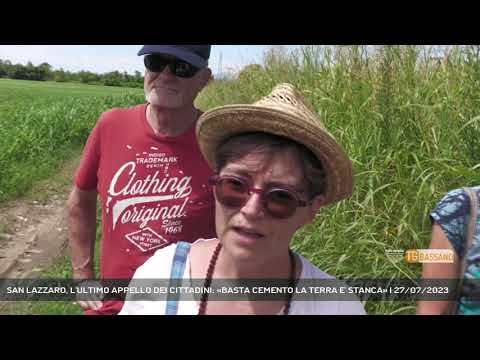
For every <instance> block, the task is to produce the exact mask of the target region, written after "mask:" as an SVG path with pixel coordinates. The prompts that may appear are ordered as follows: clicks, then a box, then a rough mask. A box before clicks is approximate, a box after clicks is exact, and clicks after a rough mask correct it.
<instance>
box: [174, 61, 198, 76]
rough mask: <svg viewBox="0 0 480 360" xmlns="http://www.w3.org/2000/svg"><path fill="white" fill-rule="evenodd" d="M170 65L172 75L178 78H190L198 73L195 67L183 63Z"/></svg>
mask: <svg viewBox="0 0 480 360" xmlns="http://www.w3.org/2000/svg"><path fill="white" fill-rule="evenodd" d="M172 65H173V66H172V69H173V73H174V74H175V75H176V76H178V77H183V78H190V77H192V76H194V75H195V74H196V73H197V72H198V69H197V68H196V67H195V66H193V65H190V64H189V63H186V62H184V61H176V62H174V63H173V64H172Z"/></svg>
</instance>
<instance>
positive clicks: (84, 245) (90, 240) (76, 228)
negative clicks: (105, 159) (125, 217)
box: [68, 186, 102, 310]
mask: <svg viewBox="0 0 480 360" xmlns="http://www.w3.org/2000/svg"><path fill="white" fill-rule="evenodd" d="M96 210H97V192H96V190H93V191H84V190H81V189H79V188H78V187H77V186H74V188H73V190H72V192H71V194H70V197H69V199H68V217H69V244H70V251H71V262H72V269H73V278H74V279H75V280H88V279H94V278H95V273H94V263H93V259H94V249H95V239H96V224H97V218H96V216H97V211H96ZM78 304H79V305H80V306H81V307H82V308H83V309H84V310H87V309H93V310H98V309H99V308H100V307H101V306H102V304H101V302H100V301H93V300H89V301H78Z"/></svg>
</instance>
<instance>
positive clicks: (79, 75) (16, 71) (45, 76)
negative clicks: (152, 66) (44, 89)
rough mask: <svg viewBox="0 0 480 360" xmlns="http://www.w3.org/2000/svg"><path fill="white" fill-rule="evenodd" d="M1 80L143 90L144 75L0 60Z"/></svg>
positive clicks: (136, 72)
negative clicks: (69, 69) (73, 83)
mask: <svg viewBox="0 0 480 360" xmlns="http://www.w3.org/2000/svg"><path fill="white" fill-rule="evenodd" d="M0 78H8V79H17V80H33V81H56V82H76V83H82V84H92V85H104V86H122V87H131V88H143V74H142V73H141V72H140V71H135V74H134V75H130V74H128V73H127V72H123V73H121V72H119V71H112V72H108V73H105V74H97V73H93V72H90V71H79V72H70V71H65V70H63V69H60V70H54V69H53V68H52V66H51V65H50V64H48V63H46V62H44V63H42V64H40V65H38V66H35V65H33V64H32V63H31V62H30V61H29V62H28V63H27V65H22V64H12V63H11V62H10V61H9V60H2V59H0Z"/></svg>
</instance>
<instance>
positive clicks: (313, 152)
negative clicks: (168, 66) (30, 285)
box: [121, 84, 365, 315]
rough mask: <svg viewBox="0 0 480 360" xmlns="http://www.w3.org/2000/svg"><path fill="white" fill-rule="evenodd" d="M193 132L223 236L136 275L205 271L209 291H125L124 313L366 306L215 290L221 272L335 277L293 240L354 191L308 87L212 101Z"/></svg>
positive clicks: (183, 275) (157, 260) (156, 260)
mask: <svg viewBox="0 0 480 360" xmlns="http://www.w3.org/2000/svg"><path fill="white" fill-rule="evenodd" d="M197 137H198V140H199V144H200V149H201V151H202V153H203V155H204V157H205V159H206V160H207V161H208V163H209V164H210V165H211V166H212V168H213V169H215V170H216V176H214V177H213V178H212V179H211V180H210V183H209V184H205V186H212V190H213V192H214V195H215V200H216V229H217V236H218V238H217V239H210V240H204V239H200V240H198V241H197V242H195V243H194V244H193V245H190V244H188V243H183V242H181V243H178V244H177V245H172V246H169V247H167V248H164V249H162V250H159V251H158V252H157V253H156V254H155V255H154V256H153V257H152V258H151V259H149V260H148V261H147V262H146V263H145V264H144V265H143V266H141V267H140V268H139V269H138V270H137V272H136V274H135V276H134V280H133V281H132V284H140V282H141V280H140V279H160V278H163V279H166V278H169V279H170V280H171V281H172V280H175V281H177V282H176V284H177V285H178V284H179V282H180V283H182V284H183V285H185V284H186V283H188V281H190V283H191V282H192V279H201V284H202V286H203V287H202V289H203V290H204V292H202V294H201V296H199V297H197V298H195V297H194V296H193V295H192V296H190V295H188V294H181V295H172V294H171V293H170V294H169V295H168V298H167V299H166V301H165V299H163V300H162V301H158V300H161V299H158V298H157V299H155V300H157V301H151V300H149V301H140V300H138V301H136V300H135V298H134V297H127V301H126V302H125V305H124V308H123V310H122V312H121V314H199V315H203V314H285V315H286V314H294V315H295V314H365V311H364V309H363V306H362V304H361V303H360V302H359V301H358V300H357V299H356V298H355V299H351V301H336V300H335V301H334V300H328V301H311V300H310V301H302V298H301V296H299V295H297V294H296V293H295V292H293V293H290V292H288V294H285V296H281V297H280V298H279V299H278V298H275V299H273V297H272V298H269V299H267V300H265V301H251V300H245V299H244V298H241V299H240V297H239V296H237V297H234V296H232V297H231V298H230V299H229V301H220V300H217V301H214V299H215V296H214V295H212V292H211V291H209V290H210V289H212V288H213V287H214V286H213V283H214V282H215V281H217V280H218V281H220V279H229V280H231V279H233V280H235V279H236V280H239V279H254V280H255V279H257V280H258V279H272V280H281V279H288V284H289V285H290V286H293V288H295V286H296V284H298V283H299V281H301V280H305V279H324V280H327V279H330V280H332V279H333V277H332V276H330V275H328V274H326V273H324V272H323V271H321V270H320V269H318V268H317V267H316V266H314V265H313V264H311V263H310V262H309V261H308V260H307V259H305V258H304V257H302V256H301V255H299V254H296V253H294V252H293V251H292V250H291V249H290V243H291V241H292V237H293V235H294V234H295V232H296V231H297V230H298V229H300V228H301V227H302V226H304V225H306V224H308V223H311V222H313V220H314V219H315V215H316V214H317V212H318V211H319V209H320V208H321V207H323V206H326V205H329V204H333V203H335V202H338V201H341V200H343V199H345V198H347V197H349V196H350V194H351V193H352V190H353V169H352V164H351V162H350V160H349V159H348V157H347V156H346V154H345V152H344V151H343V149H342V147H341V146H340V145H339V144H338V143H337V142H336V141H335V139H334V138H333V137H332V136H331V135H330V134H329V133H328V131H327V130H326V129H325V128H324V126H323V125H322V123H321V121H320V119H319V118H318V116H317V114H316V112H315V111H314V110H313V108H312V107H311V105H309V104H308V103H307V102H306V101H305V100H304V98H303V97H302V95H301V94H300V93H299V92H298V91H297V90H296V89H295V88H294V87H293V86H292V85H289V84H281V85H279V86H277V87H276V88H275V89H274V90H273V91H272V93H271V94H270V95H268V96H267V97H265V98H263V99H262V100H260V101H258V102H256V103H254V104H253V105H229V106H223V107H220V108H216V109H213V110H211V111H208V112H206V113H205V114H204V115H203V116H202V117H201V119H200V120H199V122H198V126H197ZM136 281H137V283H136ZM132 284H131V285H132ZM170 284H172V282H170ZM223 300H225V298H223Z"/></svg>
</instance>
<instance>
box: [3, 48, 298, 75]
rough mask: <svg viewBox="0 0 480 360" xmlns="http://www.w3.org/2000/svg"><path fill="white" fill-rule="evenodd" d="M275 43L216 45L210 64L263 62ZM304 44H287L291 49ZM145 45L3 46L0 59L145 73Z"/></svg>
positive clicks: (233, 66)
mask: <svg viewBox="0 0 480 360" xmlns="http://www.w3.org/2000/svg"><path fill="white" fill-rule="evenodd" d="M272 46H273V45H214V46H213V48H212V55H211V58H210V67H211V68H212V70H213V72H214V74H217V73H218V72H219V71H223V72H225V71H229V70H230V71H235V70H239V69H241V68H243V67H244V66H246V65H248V64H252V63H262V58H263V53H264V52H265V51H266V50H268V49H269V48H270V47H272ZM297 47H300V46H299V45H287V46H286V48H287V49H288V50H292V49H295V48H297ZM140 48H141V45H0V59H2V60H10V61H11V62H12V63H21V64H26V63H27V62H28V61H31V62H32V63H33V64H34V65H39V64H41V63H42V62H48V63H49V64H50V65H52V66H53V68H54V69H60V68H63V69H64V70H69V71H73V72H76V71H80V70H86V71H92V72H96V73H105V72H109V71H115V70H118V71H121V72H123V71H127V72H128V73H131V74H133V73H134V71H135V70H138V71H141V72H142V73H143V69H144V68H143V62H142V58H141V57H138V56H137V55H136V54H137V52H138V50H139V49H140Z"/></svg>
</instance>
